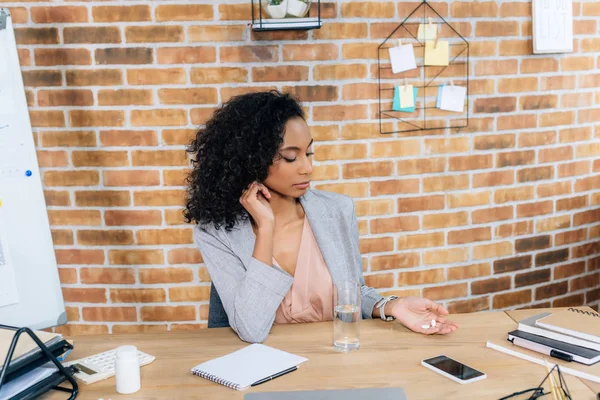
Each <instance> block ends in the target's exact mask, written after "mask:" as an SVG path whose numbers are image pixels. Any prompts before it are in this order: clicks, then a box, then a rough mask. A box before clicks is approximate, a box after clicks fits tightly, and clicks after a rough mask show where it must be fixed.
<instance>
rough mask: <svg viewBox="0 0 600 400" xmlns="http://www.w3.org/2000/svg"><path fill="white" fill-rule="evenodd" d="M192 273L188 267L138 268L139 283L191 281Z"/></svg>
mask: <svg viewBox="0 0 600 400" xmlns="http://www.w3.org/2000/svg"><path fill="white" fill-rule="evenodd" d="M193 279H194V273H193V271H192V270H191V269H190V268H146V269H140V283H145V284H156V283H183V282H191V281H192V280H193Z"/></svg>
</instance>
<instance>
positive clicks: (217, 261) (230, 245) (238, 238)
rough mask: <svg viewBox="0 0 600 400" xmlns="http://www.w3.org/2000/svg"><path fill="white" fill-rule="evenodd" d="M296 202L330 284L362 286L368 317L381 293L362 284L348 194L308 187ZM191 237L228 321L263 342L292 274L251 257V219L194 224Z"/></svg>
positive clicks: (244, 337)
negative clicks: (217, 224) (228, 224)
mask: <svg viewBox="0 0 600 400" xmlns="http://www.w3.org/2000/svg"><path fill="white" fill-rule="evenodd" d="M300 203H301V204H302V206H303V208H304V211H305V212H306V217H307V219H308V222H309V223H310V227H311V228H312V230H313V233H314V235H315V238H316V240H317V243H318V244H319V248H320V249H321V253H322V254H323V258H324V259H325V262H326V263H327V267H328V268H329V272H330V273H331V278H332V280H333V282H334V284H335V283H336V282H340V281H343V280H347V279H354V280H356V281H358V282H359V283H360V284H361V285H362V301H361V309H362V316H363V318H371V315H372V312H373V307H374V306H375V303H377V302H378V301H379V300H380V299H381V298H382V296H381V295H380V294H378V293H377V291H375V289H373V288H370V287H367V286H365V281H364V278H363V274H362V260H361V256H360V252H359V247H358V224H357V220H356V214H355V211H354V202H353V201H352V199H351V198H350V197H348V196H344V195H340V194H336V193H331V192H324V191H319V190H309V191H307V192H306V193H305V194H304V195H303V196H302V197H300ZM194 237H195V240H196V243H197V245H198V247H199V248H200V252H201V253H202V257H203V258H204V262H205V264H206V267H207V268H208V272H209V273H210V276H211V279H212V281H213V283H214V285H215V287H216V289H217V292H218V293H219V296H220V297H221V300H222V302H223V307H224V308H225V312H226V313H227V316H228V318H229V324H230V325H231V327H232V328H233V329H234V330H235V331H236V332H237V334H238V335H239V337H240V339H242V340H243V341H246V342H251V343H255V342H264V341H265V340H266V338H267V336H268V334H269V331H270V330H271V326H272V325H273V321H274V320H275V311H276V310H277V307H279V304H281V301H282V300H283V297H284V296H285V295H286V293H287V292H288V291H289V289H290V287H291V286H292V282H293V280H294V278H293V277H292V276H290V275H289V274H288V273H287V272H285V271H283V270H282V269H280V268H278V267H277V266H275V265H266V264H264V263H262V262H261V261H258V260H257V259H255V258H254V257H252V254H253V252H254V243H255V240H256V237H255V235H254V232H253V230H252V226H251V223H250V221H249V220H246V221H242V222H240V223H238V224H237V225H236V226H234V228H233V229H232V230H231V231H230V232H228V231H226V230H225V229H224V228H221V229H215V228H214V226H213V225H212V224H211V225H202V226H200V225H198V226H197V227H196V229H195V230H194Z"/></svg>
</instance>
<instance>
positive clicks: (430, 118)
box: [377, 0, 469, 134]
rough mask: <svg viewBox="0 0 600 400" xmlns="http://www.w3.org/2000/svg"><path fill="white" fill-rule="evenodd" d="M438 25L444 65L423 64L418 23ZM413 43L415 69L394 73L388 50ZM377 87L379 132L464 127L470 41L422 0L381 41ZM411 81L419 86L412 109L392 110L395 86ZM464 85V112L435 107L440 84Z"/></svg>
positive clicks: (465, 121) (467, 103)
mask: <svg viewBox="0 0 600 400" xmlns="http://www.w3.org/2000/svg"><path fill="white" fill-rule="evenodd" d="M429 23H433V24H437V35H438V37H439V39H440V40H446V41H448V47H449V57H448V65H447V66H430V65H424V56H425V40H423V39H419V38H418V34H417V32H418V28H419V25H420V24H429ZM398 39H401V40H402V44H409V43H410V44H412V45H413V48H414V53H415V59H416V64H417V68H416V69H412V70H409V71H405V72H400V73H396V74H394V73H393V72H392V66H391V63H390V57H389V49H390V48H391V47H395V46H397V43H398ZM377 53H378V54H377V66H378V75H377V81H378V89H379V131H380V132H381V133H382V134H390V133H399V132H412V131H426V130H432V129H442V130H444V129H448V128H464V127H466V126H468V124H469V43H468V42H467V40H466V39H465V38H464V37H462V35H461V34H459V33H458V32H457V31H456V29H454V28H453V27H452V25H450V24H449V23H448V22H446V20H445V19H444V18H443V17H442V16H441V15H440V14H439V13H438V12H437V11H436V10H435V9H434V8H433V7H432V6H431V5H430V4H429V3H428V2H427V1H426V0H424V1H423V2H422V3H421V4H420V5H419V6H417V8H415V9H414V10H413V11H412V12H411V13H410V14H409V16H408V17H406V19H405V20H404V21H403V22H402V23H401V24H400V25H398V26H397V27H396V29H394V31H393V32H392V33H391V34H390V35H389V36H388V37H387V38H386V39H385V40H384V41H383V43H381V44H380V45H379V47H378V49H377ZM404 82H406V83H407V84H411V85H413V87H414V88H416V89H418V94H417V101H416V103H415V110H414V112H402V111H395V110H393V109H392V102H393V97H394V88H395V86H398V85H402V84H405V83H404ZM449 84H454V85H457V86H465V87H466V89H467V95H466V98H465V107H464V108H463V112H452V111H444V110H440V109H439V108H437V107H436V100H437V96H438V89H439V87H440V85H449Z"/></svg>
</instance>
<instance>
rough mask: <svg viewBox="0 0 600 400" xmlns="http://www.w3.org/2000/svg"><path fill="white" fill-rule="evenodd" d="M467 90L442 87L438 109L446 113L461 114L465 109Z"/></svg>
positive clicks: (456, 87)
mask: <svg viewBox="0 0 600 400" xmlns="http://www.w3.org/2000/svg"><path fill="white" fill-rule="evenodd" d="M466 96H467V88H466V87H464V86H454V85H444V87H443V88H442V100H441V102H440V109H441V110H446V111H455V112H462V111H463V110H464V107H465V97H466Z"/></svg>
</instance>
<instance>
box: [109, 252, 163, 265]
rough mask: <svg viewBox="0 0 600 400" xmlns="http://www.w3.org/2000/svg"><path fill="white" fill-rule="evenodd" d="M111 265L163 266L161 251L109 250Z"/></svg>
mask: <svg viewBox="0 0 600 400" xmlns="http://www.w3.org/2000/svg"><path fill="white" fill-rule="evenodd" d="M108 260H109V263H110V264H112V265H139V264H163V261H164V260H163V251H162V250H109V251H108Z"/></svg>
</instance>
